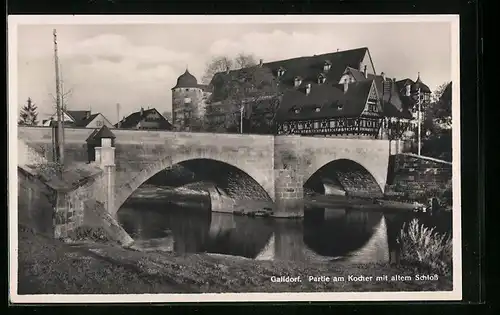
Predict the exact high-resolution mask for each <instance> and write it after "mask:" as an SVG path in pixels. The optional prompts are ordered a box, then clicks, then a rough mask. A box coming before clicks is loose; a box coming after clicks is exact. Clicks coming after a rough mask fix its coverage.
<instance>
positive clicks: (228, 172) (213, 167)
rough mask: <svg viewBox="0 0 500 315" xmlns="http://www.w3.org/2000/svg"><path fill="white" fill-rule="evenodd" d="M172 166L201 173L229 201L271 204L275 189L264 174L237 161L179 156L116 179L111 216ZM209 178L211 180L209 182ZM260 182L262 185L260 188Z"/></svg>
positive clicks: (200, 156)
mask: <svg viewBox="0 0 500 315" xmlns="http://www.w3.org/2000/svg"><path fill="white" fill-rule="evenodd" d="M174 165H182V166H184V167H187V168H188V169H189V170H190V171H192V172H193V173H195V174H196V173H197V172H199V171H200V170H203V173H204V174H203V175H204V176H205V177H206V178H204V179H205V180H207V181H211V182H213V183H214V184H215V185H216V186H218V187H219V188H222V189H224V192H225V193H227V194H228V195H229V196H230V197H231V196H237V197H238V198H242V199H252V198H257V199H264V200H268V201H272V200H273V197H274V191H273V188H274V187H273V186H270V185H266V179H267V176H266V174H263V173H262V172H261V170H259V169H257V168H252V167H249V166H248V165H247V164H246V163H244V162H241V161H238V160H232V161H230V160H229V159H225V158H223V157H222V158H221V157H220V156H207V155H204V154H198V155H193V154H179V155H176V156H168V157H165V158H162V159H160V160H159V161H158V162H156V163H151V164H148V165H146V166H144V167H143V168H142V170H141V171H140V172H137V173H135V174H122V176H121V180H120V179H118V178H117V181H116V184H115V209H114V212H113V213H112V214H113V215H114V214H115V213H116V212H117V211H118V210H119V209H120V207H121V206H122V205H123V203H124V202H125V201H126V200H127V199H128V198H129V197H130V196H131V195H132V194H133V193H134V192H135V191H136V190H137V189H138V188H139V187H140V186H141V185H142V184H144V183H145V182H146V181H148V180H149V179H151V178H152V177H153V176H155V175H156V174H158V173H160V172H161V171H163V170H166V169H169V168H171V167H172V166H174ZM130 175H132V176H130ZM211 176H212V178H210V177H211ZM262 182H264V184H261V183H262Z"/></svg>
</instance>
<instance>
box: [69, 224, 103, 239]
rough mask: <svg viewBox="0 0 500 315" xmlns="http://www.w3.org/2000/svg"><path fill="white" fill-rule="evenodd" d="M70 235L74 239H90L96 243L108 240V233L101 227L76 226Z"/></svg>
mask: <svg viewBox="0 0 500 315" xmlns="http://www.w3.org/2000/svg"><path fill="white" fill-rule="evenodd" d="M73 233H74V234H73V235H72V236H71V238H72V239H73V240H75V241H92V242H98V243H106V242H110V241H111V240H110V238H109V237H108V233H107V232H106V231H105V230H104V229H103V228H100V227H99V228H95V227H89V226H79V227H77V228H76V229H75V230H74V232H73Z"/></svg>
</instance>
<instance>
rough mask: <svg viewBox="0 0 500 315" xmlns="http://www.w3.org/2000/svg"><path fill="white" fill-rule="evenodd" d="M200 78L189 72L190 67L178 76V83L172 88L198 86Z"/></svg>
mask: <svg viewBox="0 0 500 315" xmlns="http://www.w3.org/2000/svg"><path fill="white" fill-rule="evenodd" d="M197 87H199V86H198V80H196V78H195V76H194V75H192V74H191V73H189V71H188V69H186V71H185V72H184V73H183V74H181V75H180V76H179V77H178V78H177V84H176V85H175V86H174V87H173V88H172V89H175V88H197Z"/></svg>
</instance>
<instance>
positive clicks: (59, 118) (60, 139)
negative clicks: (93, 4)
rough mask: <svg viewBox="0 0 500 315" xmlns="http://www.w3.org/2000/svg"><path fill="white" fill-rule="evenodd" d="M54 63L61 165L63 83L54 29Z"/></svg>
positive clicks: (62, 156) (59, 160)
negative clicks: (60, 77)
mask: <svg viewBox="0 0 500 315" xmlns="http://www.w3.org/2000/svg"><path fill="white" fill-rule="evenodd" d="M53 35H54V63H55V71H56V107H57V133H56V147H57V153H58V154H57V158H56V161H57V162H58V164H60V165H61V166H62V165H63V163H64V147H63V143H62V140H63V124H62V115H63V114H62V110H61V91H60V89H61V85H60V82H59V57H58V56H57V32H56V29H54V32H53Z"/></svg>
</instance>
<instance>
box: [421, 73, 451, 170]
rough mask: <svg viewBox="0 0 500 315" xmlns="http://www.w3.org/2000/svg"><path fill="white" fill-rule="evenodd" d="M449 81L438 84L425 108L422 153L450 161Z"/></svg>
mask: <svg viewBox="0 0 500 315" xmlns="http://www.w3.org/2000/svg"><path fill="white" fill-rule="evenodd" d="M451 111H452V107H451V82H447V83H444V84H442V85H440V86H439V87H438V88H437V89H436V91H434V93H433V98H432V102H431V103H430V104H429V106H428V107H427V108H426V111H425V120H424V122H423V128H422V129H423V130H424V135H425V136H424V139H423V141H422V154H425V155H428V156H432V157H435V158H439V159H443V160H447V161H451V157H452V130H451V118H452V117H451Z"/></svg>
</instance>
